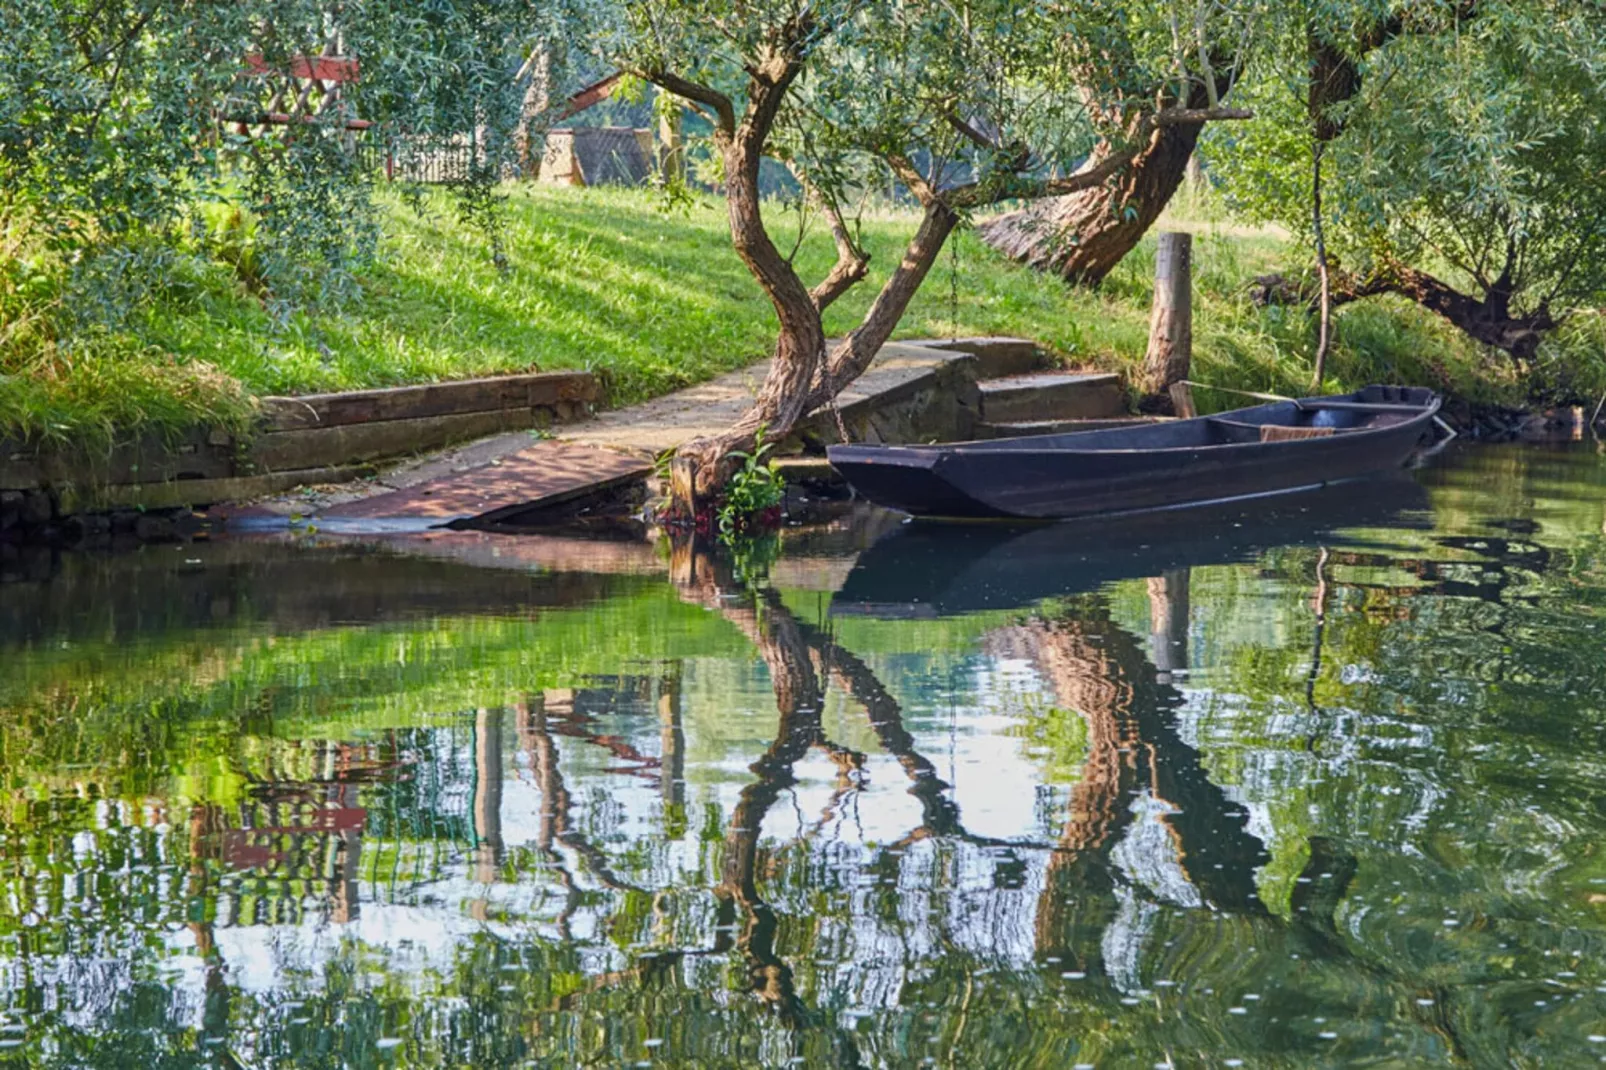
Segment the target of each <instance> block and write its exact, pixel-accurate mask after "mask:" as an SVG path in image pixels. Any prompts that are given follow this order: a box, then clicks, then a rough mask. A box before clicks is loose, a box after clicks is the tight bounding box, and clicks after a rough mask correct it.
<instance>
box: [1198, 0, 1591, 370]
mask: <svg viewBox="0 0 1606 1070" xmlns="http://www.w3.org/2000/svg"><path fill="white" fill-rule="evenodd" d="M1435 10H1436V18H1437V19H1438V22H1437V23H1434V22H1428V21H1422V22H1418V23H1417V24H1416V26H1415V27H1414V29H1415V30H1416V31H1417V32H1400V31H1403V30H1412V29H1413V26H1412V24H1411V23H1410V22H1406V23H1404V24H1403V25H1402V24H1400V23H1390V24H1384V26H1385V29H1389V28H1391V27H1392V29H1391V32H1385V33H1382V34H1374V33H1369V32H1367V31H1366V30H1365V28H1364V27H1363V31H1362V33H1361V34H1360V35H1358V36H1356V35H1354V33H1353V26H1351V27H1349V33H1348V34H1347V35H1346V33H1345V32H1343V30H1344V28H1343V27H1342V26H1339V27H1333V26H1326V25H1321V24H1316V25H1314V26H1313V28H1312V30H1311V35H1312V47H1311V49H1310V52H1309V55H1310V56H1311V58H1312V60H1313V61H1312V62H1309V63H1308V65H1307V64H1302V65H1301V66H1300V67H1298V68H1295V67H1294V66H1293V65H1292V64H1291V63H1286V62H1285V63H1284V64H1283V65H1282V66H1281V68H1280V69H1276V70H1273V69H1270V68H1268V69H1267V70H1266V71H1265V77H1264V80H1263V81H1262V82H1261V84H1260V85H1258V86H1257V87H1256V88H1255V89H1254V90H1253V91H1251V92H1249V93H1247V94H1246V95H1245V99H1249V100H1254V101H1255V102H1256V106H1257V107H1259V108H1261V109H1262V110H1264V111H1265V112H1267V113H1272V112H1276V113H1277V114H1278V115H1279V116H1280V119H1279V121H1274V122H1272V123H1270V124H1267V125H1266V126H1264V127H1260V128H1258V129H1254V130H1250V131H1248V132H1247V133H1246V136H1245V137H1244V138H1242V139H1241V140H1240V142H1239V143H1238V145H1237V146H1236V151H1235V152H1234V153H1233V154H1232V155H1231V156H1230V157H1228V158H1227V159H1226V161H1225V164H1226V166H1225V170H1226V172H1227V173H1226V180H1227V187H1228V190H1229V193H1230V195H1231V197H1232V198H1233V200H1234V201H1235V202H1236V205H1237V206H1238V207H1239V208H1240V209H1241V210H1244V211H1245V212H1247V213H1248V214H1250V215H1252V216H1254V217H1257V218H1261V219H1266V220H1271V221H1275V222H1278V223H1281V224H1283V225H1284V226H1287V227H1288V228H1289V229H1290V230H1292V231H1294V232H1295V233H1297V234H1300V235H1304V236H1306V237H1308V238H1314V234H1313V231H1314V229H1315V225H1316V221H1317V219H1324V221H1325V225H1324V226H1323V228H1322V229H1323V231H1324V232H1325V238H1326V246H1327V247H1328V249H1330V250H1331V251H1332V252H1333V253H1334V254H1335V255H1336V257H1337V260H1338V262H1339V264H1340V265H1341V267H1339V268H1338V269H1337V270H1335V271H1334V272H1333V273H1332V302H1333V304H1334V305H1335V306H1337V305H1343V304H1346V303H1349V302H1352V301H1357V300H1361V299H1363V298H1367V297H1371V296H1376V295H1380V294H1394V295H1397V296H1399V297H1403V298H1405V299H1406V300H1409V301H1412V302H1414V303H1416V304H1418V305H1420V306H1421V307H1423V308H1425V309H1428V310H1429V311H1432V312H1434V313H1436V314H1438V315H1440V316H1442V317H1443V318H1444V319H1446V320H1447V321H1449V322H1450V323H1452V324H1454V325H1455V326H1456V327H1457V328H1459V329H1460V330H1461V331H1463V332H1464V333H1465V334H1466V335H1467V336H1468V337H1469V338H1471V339H1473V340H1474V341H1476V342H1478V343H1481V344H1483V345H1485V346H1488V347H1490V348H1492V349H1494V350H1497V351H1501V352H1504V353H1505V354H1507V355H1508V356H1509V357H1510V358H1511V359H1512V361H1513V362H1514V363H1515V365H1516V366H1517V367H1518V368H1519V369H1529V368H1531V366H1532V363H1533V361H1534V358H1535V357H1536V356H1537V355H1538V354H1539V351H1540V348H1541V346H1542V344H1543V343H1544V341H1545V339H1546V337H1547V335H1548V334H1549V333H1550V332H1552V331H1553V330H1555V328H1556V327H1557V326H1559V325H1560V323H1561V322H1562V321H1563V320H1564V319H1565V318H1566V317H1567V316H1568V315H1569V314H1570V313H1571V312H1572V311H1574V310H1577V309H1580V308H1588V307H1598V306H1599V304H1600V303H1601V301H1602V300H1603V298H1606V182H1603V181H1602V178H1603V176H1606V173H1603V171H1602V167H1601V160H1602V159H1606V122H1603V119H1606V110H1603V108H1602V105H1601V100H1602V99H1606V20H1603V19H1601V17H1600V15H1599V8H1598V5H1594V4H1590V3H1586V2H1572V0H1503V2H1502V0H1491V2H1480V3H1478V4H1445V5H1440V6H1439V7H1438V8H1437V9H1435ZM1419 17H1421V16H1419ZM1427 31H1432V32H1427ZM1363 69H1364V71H1365V77H1364V79H1363V78H1361V77H1360V73H1361V71H1362V70H1363ZM1260 77H1261V76H1260V75H1258V74H1257V80H1258V79H1260ZM1290 87H1293V88H1295V89H1296V90H1297V91H1298V92H1297V94H1290V93H1288V92H1287V90H1288V88H1290ZM1332 87H1337V90H1338V91H1337V92H1335V91H1334V90H1333V88H1332ZM1311 130H1314V132H1315V133H1314V137H1313V136H1311V134H1310V133H1309V132H1308V131H1311ZM1290 131H1304V133H1300V134H1298V135H1293V134H1291V133H1290ZM1318 151H1319V152H1320V159H1321V170H1320V171H1319V172H1317V171H1316V169H1315V154H1316V153H1317V152H1318ZM1312 177H1319V178H1320V180H1321V183H1322V187H1321V188H1322V192H1323V197H1322V201H1323V211H1322V213H1321V215H1320V216H1313V214H1312V211H1311V200H1310V198H1311V194H1312V192H1313V182H1312ZM1274 281H1281V282H1284V283H1286V280H1274ZM1270 291H1271V293H1272V294H1273V295H1276V294H1279V293H1280V294H1283V295H1287V296H1292V297H1293V298H1294V299H1295V300H1305V299H1306V297H1305V291H1306V287H1304V286H1303V285H1301V284H1299V283H1297V282H1296V283H1294V284H1291V285H1279V286H1273V287H1270Z"/></svg>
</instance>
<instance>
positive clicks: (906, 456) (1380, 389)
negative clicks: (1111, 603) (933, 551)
mask: <svg viewBox="0 0 1606 1070" xmlns="http://www.w3.org/2000/svg"><path fill="white" fill-rule="evenodd" d="M1439 405H1440V400H1439V397H1438V395H1436V394H1434V393H1433V392H1432V391H1431V390H1427V389H1424V388H1422V387H1398V386H1368V387H1365V388H1363V389H1361V390H1357V391H1355V392H1354V393H1353V394H1343V395H1338V396H1334V397H1317V398H1301V399H1296V400H1289V401H1275V402H1271V403H1269V404H1265V405H1256V406H1254V407H1253V408H1248V409H1235V410H1233V411H1231V412H1223V413H1219V414H1217V415H1215V416H1201V417H1198V418H1196V419H1192V420H1173V421H1169V422H1167V423H1160V424H1148V425H1144V426H1140V427H1123V428H1116V429H1113V430H1107V431H1080V432H1072V433H1069V434H1059V435H1032V436H1028V437H1023V438H1005V439H995V440H992V441H988V442H955V443H949V444H947V445H935V446H832V447H831V448H830V450H829V456H830V458H831V464H832V465H833V466H834V467H835V468H836V469H837V471H839V472H841V473H842V476H843V478H845V479H846V480H847V481H848V482H849V483H850V484H852V486H853V488H854V490H855V491H857V492H858V493H859V494H860V495H862V496H863V497H865V498H868V499H869V500H870V501H873V502H875V503H877V504H878V505H884V506H888V507H889V508H893V509H899V510H902V511H903V512H906V513H913V514H915V515H917V516H937V517H955V518H962V517H1025V518H1031V519H1054V518H1064V517H1082V516H1094V515H1108V514H1116V513H1128V512H1140V511H1146V510H1153V509H1169V508H1176V507H1179V506H1189V505H1201V504H1205V503H1207V502H1220V501H1228V500H1231V499H1234V498H1243V497H1248V496H1252V495H1259V494H1275V493H1280V492H1283V491H1289V490H1299V489H1303V488H1308V487H1316V486H1321V485H1322V484H1325V483H1332V482H1336V481H1338V480H1344V479H1353V478H1355V477H1357V476H1362V475H1366V474H1367V473H1369V472H1376V471H1380V470H1383V469H1388V468H1397V467H1399V466H1400V465H1402V464H1404V463H1405V462H1406V461H1407V460H1408V459H1409V458H1410V457H1411V455H1412V454H1413V453H1415V452H1416V451H1417V449H1418V448H1419V447H1421V446H1422V445H1423V444H1424V443H1425V442H1426V441H1427V440H1429V439H1430V438H1431V437H1432V434H1433V419H1434V417H1435V416H1436V415H1437V414H1438V411H1439Z"/></svg>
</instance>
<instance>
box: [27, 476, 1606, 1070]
mask: <svg viewBox="0 0 1606 1070" xmlns="http://www.w3.org/2000/svg"><path fill="white" fill-rule="evenodd" d="M1490 456H1491V457H1493V456H1494V455H1490ZM1495 459H1496V460H1499V458H1498V457H1496V458H1495ZM1491 463H1493V462H1491ZM1501 463H1502V464H1504V461H1501ZM1590 472H1592V473H1594V472H1595V469H1593V468H1591V469H1590ZM1599 475H1600V474H1599V473H1595V474H1594V475H1591V476H1590V477H1589V478H1590V479H1591V480H1594V482H1590V483H1588V484H1587V487H1586V488H1585V490H1583V491H1578V490H1576V489H1575V488H1574V484H1565V486H1567V487H1569V488H1574V489H1568V490H1566V491H1565V493H1564V492H1561V491H1557V490H1556V489H1554V488H1556V487H1557V486H1560V485H1564V484H1563V483H1562V482H1561V481H1560V480H1559V477H1558V476H1557V475H1556V474H1555V470H1553V469H1552V468H1550V467H1549V462H1545V463H1539V462H1538V461H1528V462H1525V463H1524V465H1511V466H1510V467H1509V468H1501V467H1499V465H1495V466H1494V467H1493V468H1492V469H1477V470H1472V469H1469V470H1468V471H1467V473H1466V474H1464V475H1457V474H1456V473H1455V472H1453V471H1452V472H1450V473H1448V474H1446V475H1443V476H1438V477H1435V478H1437V479H1439V480H1440V482H1439V483H1433V484H1431V485H1430V489H1431V491H1432V494H1433V496H1434V498H1433V505H1434V507H1435V509H1436V510H1437V511H1438V514H1437V515H1438V519H1436V520H1435V522H1434V525H1435V526H1433V527H1431V528H1430V527H1428V526H1426V524H1425V522H1420V521H1419V522H1416V523H1414V524H1412V525H1405V526H1398V527H1388V528H1386V529H1383V528H1380V529H1378V530H1376V531H1373V532H1369V533H1364V534H1355V535H1353V536H1344V537H1339V536H1334V537H1333V538H1332V539H1331V540H1330V542H1323V543H1320V544H1318V543H1315V542H1309V541H1307V542H1305V543H1300V544H1291V545H1288V546H1278V547H1271V548H1267V549H1262V550H1256V551H1255V554H1254V556H1253V557H1252V558H1251V559H1248V560H1247V561H1239V560H1228V561H1226V562H1224V563H1220V564H1211V565H1202V566H1197V567H1193V568H1191V569H1190V568H1177V567H1171V566H1172V565H1173V564H1174V561H1172V562H1168V563H1167V567H1166V568H1164V569H1161V568H1158V567H1157V568H1155V569H1154V570H1153V573H1154V574H1152V575H1140V574H1137V573H1133V574H1132V575H1130V576H1127V577H1125V578H1121V577H1116V578H1113V579H1112V578H1110V576H1108V575H1106V581H1107V582H1105V584H1104V585H1103V586H1100V587H1099V588H1098V589H1097V591H1096V593H1076V592H1075V591H1074V590H1071V586H1072V585H1071V584H1070V583H1069V581H1067V580H1066V579H1065V577H1064V576H1063V575H1054V576H1050V575H1046V574H1045V575H1043V576H1041V577H1040V576H1039V575H1038V574H1037V573H1038V571H1041V570H1044V569H1045V563H1048V564H1052V561H1053V557H1052V553H1051V552H1050V551H1051V550H1052V545H1051V543H1052V540H1051V539H1049V538H1048V537H1047V536H1041V537H1039V538H1038V539H1037V540H1036V542H1035V543H1034V546H1035V547H1036V549H1035V550H1034V554H1036V556H1035V557H1034V558H1033V559H1032V561H1031V562H1019V563H1017V562H1012V561H1011V560H1009V558H1008V557H1007V555H1006V556H1005V557H1003V558H1000V559H998V560H993V561H990V562H988V567H987V569H985V570H983V571H982V572H981V573H979V574H982V575H985V576H986V577H987V578H988V579H989V580H990V581H991V580H999V581H1008V582H1007V584H1004V587H1007V589H1008V590H1010V591H1013V592H1023V593H1027V594H1029V593H1031V592H1032V590H1033V589H1034V585H1035V586H1036V587H1040V588H1042V589H1044V590H1046V591H1047V592H1048V593H1047V594H1045V595H1044V596H1043V597H1041V598H1037V599H1032V600H1028V601H1022V602H1018V603H1014V602H1012V603H1010V604H1009V605H1008V606H1004V607H998V606H992V607H987V608H984V609H982V610H974V611H971V610H967V611H966V612H964V613H955V614H952V615H946V616H945V615H942V614H940V613H939V614H935V615H928V617H927V618H926V619H915V620H910V619H900V620H891V621H871V622H866V621H864V620H862V619H858V618H846V617H841V616H832V615H831V614H830V613H829V612H828V611H827V610H826V609H825V608H824V599H823V597H822V598H820V599H819V600H818V602H817V604H818V605H819V606H820V608H819V609H818V611H814V612H811V611H809V610H807V609H805V608H804V607H805V605H807V604H808V602H809V601H810V599H811V598H813V597H814V596H812V595H811V596H809V597H803V596H800V595H799V594H798V593H797V591H796V590H795V589H791V588H787V587H785V586H784V585H779V586H777V585H769V584H747V583H739V582H737V581H736V580H735V579H734V577H733V576H731V575H730V574H729V573H728V572H724V571H722V569H723V566H721V565H720V564H719V563H718V562H716V561H712V560H710V559H708V558H706V557H695V556H692V557H686V558H682V559H680V560H678V561H677V562H676V567H675V568H674V570H673V574H672V582H671V583H669V584H665V583H664V582H663V581H662V579H660V578H657V577H634V576H624V577H620V576H604V575H600V574H587V575H575V574H566V575H563V576H555V577H541V576H539V575H533V574H532V575H525V574H523V573H509V574H506V576H497V575H496V574H490V573H488V572H487V571H486V570H470V569H465V568H463V567H462V566H457V565H452V564H450V563H439V562H437V563H421V562H420V561H418V560H416V559H408V560H407V561H405V563H404V564H403V565H401V566H399V570H398V572H397V573H396V574H395V575H396V576H398V577H400V578H401V579H402V580H404V581H405V582H402V583H399V584H393V583H391V582H390V580H391V577H390V576H389V575H387V573H386V572H385V569H384V567H383V566H382V561H381V560H380V559H376V558H373V557H362V556H360V555H355V556H354V558H348V559H347V560H348V561H349V563H350V564H351V566H352V570H353V571H352V573H351V575H350V576H349V577H347V576H346V573H345V572H343V571H342V567H336V566H335V565H334V564H331V563H330V561H329V559H326V558H322V557H318V556H316V555H312V556H311V558H310V559H309V562H308V565H307V568H308V569H309V570H310V571H309V572H308V575H309V576H310V577H311V582H309V584H308V588H307V590H306V592H305V593H298V589H297V586H296V583H297V580H296V577H297V575H298V572H297V568H296V567H293V566H292V565H291V564H288V563H285V562H278V563H275V564H274V565H273V566H272V567H265V568H263V569H262V570H261V571H260V574H258V573H257V572H255V571H253V569H252V568H251V567H250V566H249V561H248V553H247V551H246V550H244V549H241V548H238V547H236V548H220V552H221V551H222V550H227V552H228V553H229V554H232V555H235V556H234V557H232V558H230V564H229V567H228V568H227V569H226V570H223V571H221V572H220V574H219V575H220V577H226V583H224V584H223V589H218V590H213V589H209V588H208V587H207V586H206V585H205V584H203V583H202V582H200V580H199V579H198V578H197V576H195V575H192V574H190V573H183V574H181V575H180V576H178V577H177V578H175V580H174V583H173V585H172V586H171V589H170V588H169V586H168V585H166V584H164V583H163V582H160V577H159V576H158V575H155V574H152V573H150V572H141V574H140V578H139V580H138V582H137V583H130V584H120V583H119V582H117V575H116V574H115V571H114V570H115V569H118V568H123V567H125V566H122V565H118V564H116V563H111V562H109V563H105V564H104V565H91V564H86V563H77V562H73V561H64V562H63V568H64V570H65V571H64V575H63V577H61V578H59V580H58V581H56V582H57V583H58V585H57V586H56V587H54V588H51V589H50V591H47V590H45V589H40V590H30V591H27V592H19V596H20V597H19V599H18V600H16V601H14V602H12V603H10V604H8V605H7V606H6V607H5V608H4V609H3V610H0V626H4V627H12V628H13V630H12V631H9V632H5V633H4V634H0V645H3V647H4V656H5V657H6V659H7V665H8V667H14V669H15V671H13V672H10V673H8V675H7V678H6V679H5V680H3V681H0V707H4V710H5V716H4V717H3V718H0V803H3V808H0V1066H3V1067H6V1068H7V1070H9V1067H10V1066H11V1065H13V1064H15V1065H29V1066H31V1065H64V1066H74V1065H83V1066H128V1065H147V1066H150V1067H152V1068H165V1067H180V1066H182V1067H202V1066H229V1067H232V1066H236V1065H237V1066H242V1067H244V1066H251V1067H267V1066H297V1067H303V1066H313V1067H321V1066H329V1067H334V1066H364V1067H368V1066H373V1067H380V1066H385V1067H388V1066H392V1065H420V1066H433V1065H488V1066H503V1065H508V1066H520V1065H534V1066H568V1065H619V1064H626V1065H628V1064H634V1063H639V1062H643V1061H646V1062H652V1063H657V1064H662V1065H698V1066H753V1065H783V1064H785V1063H787V1062H788V1061H789V1060H798V1061H800V1062H801V1063H802V1064H805V1065H822V1066H825V1065H844V1066H853V1065H862V1066H889V1067H890V1066H916V1065H921V1064H922V1063H933V1064H935V1065H939V1066H949V1065H952V1066H962V1065H978V1066H980V1065H985V1066H1010V1065H1021V1066H1066V1065H1075V1064H1076V1063H1079V1062H1088V1063H1094V1064H1097V1065H1155V1064H1164V1063H1167V1062H1169V1063H1171V1064H1173V1065H1178V1066H1182V1065H1193V1064H1200V1063H1216V1062H1219V1061H1221V1060H1223V1059H1227V1058H1239V1059H1244V1060H1245V1061H1246V1062H1247V1063H1248V1064H1250V1065H1255V1064H1266V1065H1301V1066H1303V1065H1349V1064H1352V1063H1355V1062H1363V1061H1370V1062H1374V1063H1377V1064H1380V1065H1383V1064H1388V1065H1438V1064H1450V1065H1457V1064H1459V1065H1468V1066H1495V1065H1541V1064H1542V1065H1572V1064H1573V1063H1575V1062H1582V1061H1583V1060H1584V1059H1586V1058H1587V1059H1589V1061H1591V1062H1592V1061H1593V1060H1594V1058H1597V1057H1598V1056H1599V1055H1600V1054H1606V1051H1601V1052H1597V1051H1596V1050H1595V1047H1594V1045H1596V1044H1598V1043H1606V1042H1595V1041H1591V1040H1589V1037H1591V1036H1595V1035H1606V1024H1603V1023H1606V1002H1603V1001H1602V995H1601V994H1600V993H1599V992H1598V989H1600V988H1601V987H1602V986H1606V975H1603V974H1602V972H1601V967H1599V966H1598V965H1597V963H1599V962H1602V961H1606V923H1603V922H1602V920H1601V918H1600V917H1599V916H1598V915H1599V911H1600V909H1601V906H1600V904H1601V903H1602V902H1606V893H1602V892H1601V891H1600V886H1601V885H1602V884H1606V868H1603V867H1602V865H1601V863H1600V862H1599V861H1598V859H1597V858H1596V854H1597V852H1596V851H1595V850H1594V848H1593V847H1592V844H1593V842H1594V841H1595V840H1596V839H1598V837H1599V835H1600V834H1601V833H1603V832H1606V821H1602V819H1601V816H1600V815H1601V813H1602V809H1601V807H1600V806H1599V805H1598V803H1599V799H1600V798H1601V797H1602V789H1601V785H1603V784H1606V760H1602V759H1600V758H1599V754H1600V744H1601V741H1602V736H1603V734H1606V709H1603V708H1602V707H1601V706H1600V702H1599V695H1600V694H1602V693H1606V668H1603V667H1602V666H1603V664H1606V663H1602V662H1601V660H1600V659H1599V656H1598V650H1599V642H1598V640H1599V639H1600V638H1602V637H1606V629H1603V628H1602V627H1601V626H1600V625H1599V621H1601V620H1606V546H1603V540H1602V538H1601V535H1600V531H1601V520H1602V516H1601V508H1600V495H1599V494H1598V493H1596V491H1595V490H1594V489H1590V488H1594V487H1596V486H1597V485H1606V476H1601V477H1600V478H1597V476H1599ZM1569 478H1570V477H1569ZM1502 481H1504V482H1502ZM1316 526H1317V527H1319V526H1320V525H1316ZM1323 530H1325V529H1323ZM1050 534H1052V533H1050ZM1329 534H1330V532H1329ZM1324 538H1326V536H1325V535H1324ZM196 552H198V553H203V554H204V553H207V552H210V551H207V550H204V549H203V550H197V551H196ZM1234 552H1237V551H1236V550H1235V551H1234ZM1129 559H1131V560H1141V559H1142V555H1141V554H1137V553H1133V554H1128V555H1125V556H1124V557H1121V558H1120V561H1119V562H1117V563H1120V562H1124V561H1127V560H1129ZM319 562H322V563H319ZM139 564H140V567H141V569H149V568H152V567H154V566H152V564H151V562H150V561H149V560H144V559H142V560H141V561H140V562H139ZM1110 567H1112V568H1113V567H1114V566H1110ZM95 568H104V569H105V570H106V571H105V572H104V573H95V572H93V570H94V569H95ZM74 570H90V572H91V573H93V575H91V576H90V577H88V578H87V579H86V578H85V577H81V576H80V577H78V578H77V579H75V578H74V576H75V575H76V574H75V572H74ZM192 571H193V570H192ZM1105 572H1106V573H1108V572H1109V568H1106V569H1105ZM348 578H349V580H350V582H352V583H354V584H358V585H359V586H360V590H359V592H358V594H359V597H354V598H351V599H342V598H341V597H340V594H339V585H340V584H341V583H342V582H346V580H347V579H348ZM80 580H83V581H84V589H85V590H86V591H88V592H89V593H90V594H92V595H93V597H92V598H90V599H88V600H86V601H85V602H84V603H83V606H80V607H79V608H78V609H74V608H72V606H71V598H72V595H71V591H72V590H73V589H74V584H76V583H78V582H79V581H80ZM69 581H70V582H69ZM90 581H92V582H90ZM409 589H416V591H417V592H418V594H419V599H420V601H419V604H418V606H417V607H416V610H414V609H409V607H408V606H407V605H406V603H405V598H406V595H405V593H402V594H397V593H396V592H406V591H407V590H409ZM1000 589H1003V587H1001V588H1000ZM52 592H53V593H52ZM364 592H366V593H364ZM7 593H9V592H7ZM108 598H109V599H110V601H109V602H108V601H106V600H107V599H108ZM103 603H104V604H105V605H107V606H109V608H108V609H107V612H106V613H105V614H103V615H101V616H99V617H97V616H96V615H95V614H94V613H92V612H86V611H85V610H84V608H83V607H84V606H87V607H90V608H91V609H92V608H93V607H95V606H98V605H102V604H103ZM19 605H29V606H33V607H35V609H37V610H38V611H39V613H37V614H33V613H28V612H23V611H22V610H20V609H15V607H16V606H19ZM340 614H345V615H344V616H341V615H340ZM336 620H340V621H343V623H338V624H337V623H334V621H336ZM5 622H10V623H9V624H6V623H5ZM1253 997H1259V998H1258V999H1255V998H1253ZM660 1042H661V1043H660Z"/></svg>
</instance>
